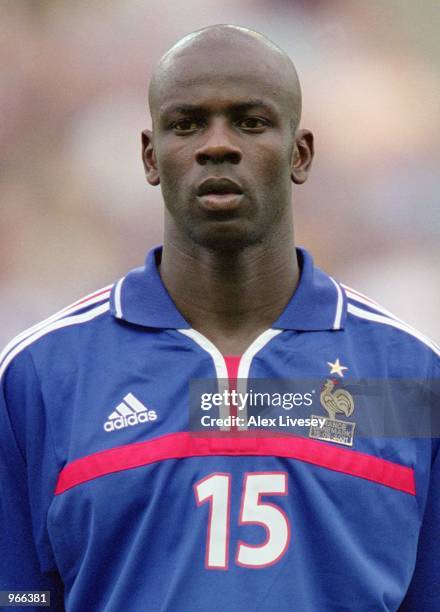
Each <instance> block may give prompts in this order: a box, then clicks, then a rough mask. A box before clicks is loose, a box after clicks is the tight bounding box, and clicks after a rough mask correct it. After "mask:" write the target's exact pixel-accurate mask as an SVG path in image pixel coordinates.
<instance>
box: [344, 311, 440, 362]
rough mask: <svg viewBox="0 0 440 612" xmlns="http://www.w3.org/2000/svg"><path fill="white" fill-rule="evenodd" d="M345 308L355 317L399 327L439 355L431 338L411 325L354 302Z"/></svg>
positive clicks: (438, 350) (439, 352)
mask: <svg viewBox="0 0 440 612" xmlns="http://www.w3.org/2000/svg"><path fill="white" fill-rule="evenodd" d="M347 310H348V312H349V313H351V314H352V315H354V316H355V317H359V318H361V319H367V320H368V321H374V322H376V323H382V324H384V325H390V326H391V327H395V328H396V329H400V330H402V331H404V332H406V333H407V334H409V335H410V336H414V338H417V339H418V340H420V341H421V342H423V344H426V346H428V347H429V348H430V349H431V350H432V351H434V353H435V354H436V355H438V356H439V357H440V348H439V347H438V346H437V345H436V344H435V343H434V342H433V341H432V340H430V339H429V338H427V337H426V336H425V335H424V334H422V333H420V332H419V331H418V330H417V329H414V327H411V326H410V325H407V324H406V323H403V322H402V321H396V320H395V319H390V318H388V317H384V316H382V315H380V314H377V313H375V312H370V311H368V310H363V309H362V308H358V307H357V306H354V304H348V306H347Z"/></svg>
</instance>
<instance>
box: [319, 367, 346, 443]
mask: <svg viewBox="0 0 440 612" xmlns="http://www.w3.org/2000/svg"><path fill="white" fill-rule="evenodd" d="M337 361H339V360H337ZM329 365H330V364H329ZM345 369H348V368H345ZM338 383H339V380H334V379H331V378H327V380H326V381H325V383H324V385H323V387H322V390H321V394H320V396H319V399H320V401H321V404H322V406H323V407H324V408H325V410H326V411H327V413H328V418H326V419H325V422H324V425H322V426H314V425H312V426H311V427H310V431H309V437H310V438H315V439H316V440H326V441H328V442H335V443H336V444H343V445H344V446H353V438H354V428H355V426H356V423H354V422H352V421H345V420H341V419H339V418H336V415H338V416H339V415H343V416H344V417H350V416H351V415H352V414H353V412H354V401H353V396H352V395H351V393H349V392H348V391H347V389H342V388H339V387H338ZM312 417H315V418H318V417H316V416H315V415H312Z"/></svg>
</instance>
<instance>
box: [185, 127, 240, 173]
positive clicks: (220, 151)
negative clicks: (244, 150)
mask: <svg viewBox="0 0 440 612" xmlns="http://www.w3.org/2000/svg"><path fill="white" fill-rule="evenodd" d="M231 136H232V134H231V129H230V128H229V127H228V126H227V125H225V122H223V121H221V120H219V121H214V122H213V124H212V125H211V126H210V127H209V129H208V133H207V134H206V140H205V141H204V143H203V144H202V145H201V146H200V147H199V148H198V149H197V151H196V160H197V162H198V163H199V164H200V165H201V166H204V165H205V164H207V163H208V162H211V163H213V164H221V163H223V162H229V163H231V164H239V163H240V161H241V157H242V155H241V150H240V149H239V147H237V145H236V144H234V143H233V142H232V140H231Z"/></svg>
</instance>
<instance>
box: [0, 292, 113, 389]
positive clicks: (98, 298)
mask: <svg viewBox="0 0 440 612" xmlns="http://www.w3.org/2000/svg"><path fill="white" fill-rule="evenodd" d="M111 288H112V285H108V286H107V287H104V288H103V289H99V290H98V291H95V292H93V293H91V294H89V295H87V296H86V297H84V298H82V299H80V300H78V301H76V302H74V303H73V304H70V306H66V308H63V309H62V310H59V311H58V312H56V313H55V314H54V315H52V316H51V317H49V318H48V319H45V320H44V321H41V322H40V323H37V324H36V325H33V326H32V327H30V328H29V329H26V330H25V331H23V332H22V333H21V334H18V336H15V338H13V339H12V340H11V341H10V342H9V343H8V344H7V345H6V346H5V348H4V349H3V351H2V352H1V354H0V378H1V377H2V376H3V373H4V371H5V370H6V368H7V367H8V365H9V364H10V363H11V361H12V360H13V359H14V357H16V356H17V355H18V354H19V353H20V352H21V351H22V350H23V349H25V348H26V347H27V346H29V345H30V344H32V343H33V342H35V341H36V340H38V339H39V338H41V337H42V336H45V335H46V334H49V333H50V332H52V331H55V330H57V329H61V328H63V327H69V326H70V325H78V324H80V323H86V322H87V321H90V320H91V319H94V318H95V317H99V316H100V315H102V314H103V313H104V312H107V311H108V310H110V302H109V297H110V291H111ZM96 304H98V305H97V306H96ZM92 306H94V308H91V307H92ZM85 308H87V310H86V311H85V312H80V311H82V310H84V309H85ZM77 313H80V314H77Z"/></svg>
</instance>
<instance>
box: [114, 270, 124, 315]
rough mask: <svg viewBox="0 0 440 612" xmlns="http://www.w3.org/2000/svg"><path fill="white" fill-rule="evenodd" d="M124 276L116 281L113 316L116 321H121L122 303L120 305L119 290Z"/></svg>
mask: <svg viewBox="0 0 440 612" xmlns="http://www.w3.org/2000/svg"><path fill="white" fill-rule="evenodd" d="M124 279H125V276H124V277H123V278H121V279H120V280H118V282H117V284H116V287H115V314H116V317H117V318H118V319H122V317H123V314H122V303H121V289H122V283H123V282H124Z"/></svg>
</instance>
